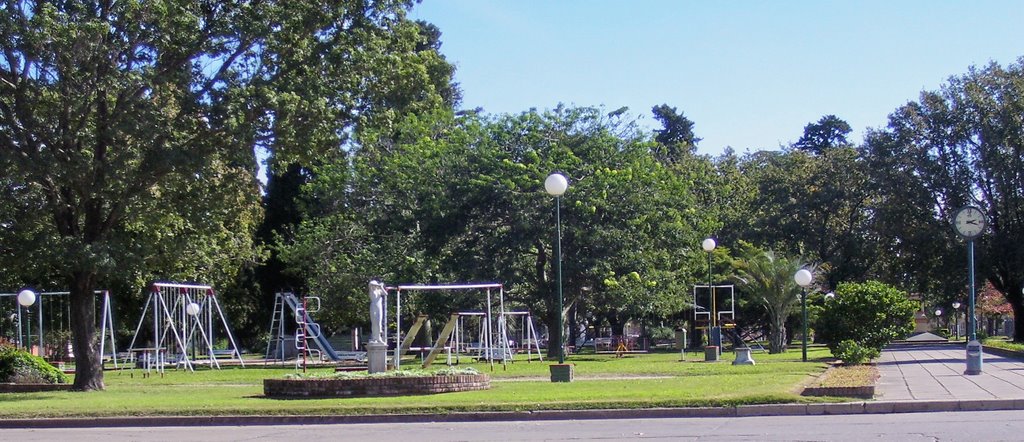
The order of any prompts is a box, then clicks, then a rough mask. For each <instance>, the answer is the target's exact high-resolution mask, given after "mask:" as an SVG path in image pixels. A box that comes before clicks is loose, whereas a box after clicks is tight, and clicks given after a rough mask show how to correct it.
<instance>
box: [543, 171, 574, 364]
mask: <svg viewBox="0 0 1024 442" xmlns="http://www.w3.org/2000/svg"><path fill="white" fill-rule="evenodd" d="M544 190H546V191H547V192H548V194H549V195H551V196H553V197H555V227H556V229H557V232H558V237H557V241H556V242H555V262H556V267H557V269H558V270H557V272H558V363H559V364H565V324H564V323H563V320H564V318H563V317H562V207H561V206H562V203H561V199H562V195H563V194H565V191H566V190H569V180H567V179H566V178H565V176H564V175H562V174H560V173H553V174H551V175H548V177H547V179H545V180H544Z"/></svg>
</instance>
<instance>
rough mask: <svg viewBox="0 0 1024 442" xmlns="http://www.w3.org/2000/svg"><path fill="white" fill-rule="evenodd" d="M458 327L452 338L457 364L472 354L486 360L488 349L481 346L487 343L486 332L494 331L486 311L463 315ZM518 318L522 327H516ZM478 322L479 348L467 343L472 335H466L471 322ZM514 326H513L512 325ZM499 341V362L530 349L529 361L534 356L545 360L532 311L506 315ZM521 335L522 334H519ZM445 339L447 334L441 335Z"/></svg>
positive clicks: (499, 326) (527, 354) (503, 315)
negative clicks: (468, 324)
mask: <svg viewBox="0 0 1024 442" xmlns="http://www.w3.org/2000/svg"><path fill="white" fill-rule="evenodd" d="M457 315H458V324H457V326H456V328H455V330H454V333H453V335H452V339H451V342H452V350H453V351H454V353H455V355H456V363H458V362H460V361H459V359H460V357H461V356H462V355H469V356H472V357H474V358H477V359H486V358H487V354H486V353H487V352H488V349H487V347H485V346H484V345H482V344H481V343H483V342H485V341H486V337H485V332H486V331H487V330H488V329H490V326H489V324H488V319H487V315H486V314H485V313H483V312H459V313H457ZM516 318H518V319H519V321H518V322H519V324H518V326H515V323H516V321H515V320H516ZM474 319H475V320H476V321H475V324H471V325H475V326H476V331H477V335H476V336H477V340H476V342H477V343H478V344H477V345H471V344H470V343H469V342H467V341H466V339H467V337H469V336H472V334H467V333H466V328H467V324H466V322H467V321H470V322H472V320H474ZM510 324H512V325H510ZM497 325H498V333H497V336H498V339H499V345H498V347H497V349H496V351H495V352H496V353H498V355H497V357H498V358H499V359H506V358H507V359H509V360H511V359H512V353H513V351H512V350H514V349H516V348H522V349H525V350H526V360H527V362H532V361H533V353H534V352H536V353H537V359H538V360H539V361H541V362H543V361H544V357H543V356H542V355H541V352H540V339H539V337H538V335H537V330H536V328H535V327H534V325H533V315H531V314H530V312H528V311H511V312H502V313H501V314H500V315H499V318H498V322H497ZM517 332H518V333H517ZM441 335H442V336H444V332H442V333H441ZM511 336H517V337H518V339H515V340H513V339H511V338H510V337H511Z"/></svg>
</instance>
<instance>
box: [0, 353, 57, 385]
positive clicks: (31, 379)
mask: <svg viewBox="0 0 1024 442" xmlns="http://www.w3.org/2000/svg"><path fill="white" fill-rule="evenodd" d="M0 382H7V383H15V384H66V383H68V382H69V379H68V377H67V375H65V374H64V373H62V372H61V371H60V370H58V369H57V367H54V366H52V365H50V363H48V362H46V361H45V360H43V358H41V357H39V356H35V355H33V354H31V353H29V352H27V351H24V350H19V349H17V348H14V347H4V348H0Z"/></svg>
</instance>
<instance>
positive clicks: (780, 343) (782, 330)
mask: <svg viewBox="0 0 1024 442" xmlns="http://www.w3.org/2000/svg"><path fill="white" fill-rule="evenodd" d="M785 351H786V321H785V320H782V321H779V320H775V321H772V328H771V330H769V331H768V352H769V353H771V354H777V353H782V352H785Z"/></svg>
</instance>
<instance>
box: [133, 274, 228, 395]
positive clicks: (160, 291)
mask: <svg viewBox="0 0 1024 442" xmlns="http://www.w3.org/2000/svg"><path fill="white" fill-rule="evenodd" d="M149 288H150V292H149V297H148V298H147V300H146V304H145V306H143V309H142V315H141V316H140V317H139V323H138V325H137V326H136V327H135V334H134V336H133V337H132V340H131V344H130V345H129V346H128V351H129V354H130V355H131V356H130V358H131V359H132V362H135V361H136V358H137V361H138V362H137V365H141V366H142V368H144V369H145V370H146V374H147V375H148V374H149V373H151V372H152V371H153V370H155V371H156V372H158V373H160V374H163V373H164V369H165V367H166V366H167V365H175V366H181V367H184V368H185V369H187V370H189V371H193V370H194V365H195V364H197V363H198V364H206V365H209V366H210V367H211V368H220V362H219V361H218V358H219V357H222V356H224V357H228V358H230V360H231V361H234V362H237V363H238V364H239V365H241V366H242V367H244V366H245V362H244V361H243V360H242V354H241V353H240V352H239V350H238V345H237V344H236V343H235V338H234V336H233V335H232V334H231V328H230V326H229V325H228V320H227V317H225V316H224V311H223V310H222V309H221V306H220V303H219V302H218V301H217V294H216V292H215V291H214V290H213V287H211V286H209V285H203V284H181V283H173V282H155V283H152V284H150V286H149ZM147 319H150V320H151V323H152V327H151V328H150V327H147V329H143V327H142V326H143V324H144V323H146V320H147ZM149 332H152V334H151V335H148V336H147V334H148V333H149ZM218 332H219V333H223V335H224V338H223V339H225V340H226V341H227V345H228V347H229V348H227V349H214V344H215V343H216V342H217V339H218V336H219V334H218ZM145 339H148V340H145ZM190 351H191V355H190ZM200 355H202V356H200Z"/></svg>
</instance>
